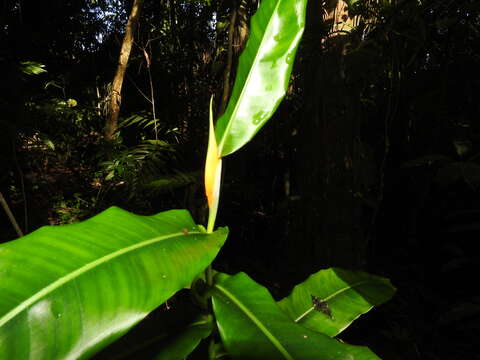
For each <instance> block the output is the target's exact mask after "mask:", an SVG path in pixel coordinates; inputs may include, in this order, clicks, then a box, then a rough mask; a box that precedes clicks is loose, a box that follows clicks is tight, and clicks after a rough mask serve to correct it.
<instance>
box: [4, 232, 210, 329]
mask: <svg viewBox="0 0 480 360" xmlns="http://www.w3.org/2000/svg"><path fill="white" fill-rule="evenodd" d="M201 234H205V233H203V232H189V233H188V235H187V236H189V235H201ZM176 236H185V234H184V233H183V232H178V233H173V234H169V235H163V236H157V237H154V238H153V239H149V240H146V241H141V242H138V243H136V244H133V245H130V246H127V247H125V248H121V249H119V250H117V251H114V252H112V253H109V254H107V255H105V256H102V257H100V258H98V259H96V260H94V261H91V262H89V263H87V264H85V265H83V266H81V267H79V268H78V269H76V270H74V271H72V272H70V273H68V274H66V275H64V276H62V277H60V278H58V279H57V280H55V281H54V282H52V283H50V284H49V285H47V286H45V287H43V288H42V289H40V290H39V291H37V292H36V293H35V294H33V295H32V296H30V297H29V298H27V299H26V300H24V301H23V302H21V303H20V304H18V305H17V306H16V307H14V308H13V309H12V310H10V311H9V312H8V313H6V314H5V315H4V316H3V317H1V318H0V328H1V327H2V326H3V325H5V324H6V323H7V322H9V321H10V320H11V319H13V318H14V317H15V316H17V315H18V314H19V313H21V312H22V311H23V310H25V309H26V308H28V307H29V306H31V305H33V304H34V303H35V302H37V301H38V300H40V299H41V298H42V297H44V296H46V295H48V294H49V293H51V292H53V291H55V290H56V289H58V288H60V287H61V286H63V285H65V284H66V283H68V282H69V281H71V280H73V279H75V278H78V277H80V276H81V275H83V274H85V273H86V272H88V271H90V270H92V269H94V268H96V267H97V266H100V265H102V264H104V263H106V262H108V261H110V260H112V259H115V258H117V257H120V256H122V255H124V254H127V253H128V252H132V251H134V250H137V249H139V248H141V247H146V246H149V245H151V244H154V243H156V242H160V241H163V240H168V239H170V238H174V237H176Z"/></svg>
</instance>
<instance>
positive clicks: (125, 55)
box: [105, 0, 143, 140]
mask: <svg viewBox="0 0 480 360" xmlns="http://www.w3.org/2000/svg"><path fill="white" fill-rule="evenodd" d="M142 3H143V0H134V2H133V6H132V11H131V13H130V16H129V17H128V22H127V26H126V28H125V36H124V37H123V42H122V48H121V50H120V57H119V59H118V66H117V72H116V73H115V77H114V78H113V82H112V89H111V93H110V103H109V107H108V110H109V111H108V115H107V120H106V123H105V138H106V139H108V140H111V139H112V138H113V135H114V134H115V132H116V131H117V127H118V115H119V113H120V104H121V102H122V96H121V92H122V84H123V78H124V77H125V71H126V70H127V65H128V59H129V57H130V51H131V50H132V44H133V33H134V31H135V28H136V26H137V23H138V19H139V16H140V9H141V7H142Z"/></svg>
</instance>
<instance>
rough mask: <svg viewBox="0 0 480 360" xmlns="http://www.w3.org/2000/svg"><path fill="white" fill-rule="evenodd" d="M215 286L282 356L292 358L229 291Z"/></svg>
mask: <svg viewBox="0 0 480 360" xmlns="http://www.w3.org/2000/svg"><path fill="white" fill-rule="evenodd" d="M215 287H216V288H217V289H218V290H220V291H221V292H222V293H223V294H224V295H225V296H227V297H228V298H229V299H230V300H231V301H232V302H233V303H234V304H235V305H237V306H238V308H239V309H240V310H241V311H242V312H243V313H244V314H245V315H246V316H247V317H248V318H249V319H250V320H251V321H252V322H253V323H254V325H256V326H257V327H258V328H259V329H260V331H261V332H262V333H263V334H264V335H265V336H266V337H267V339H268V340H270V342H271V343H272V344H273V346H274V347H275V348H276V349H277V350H278V351H279V352H280V353H281V354H282V355H283V356H284V358H285V359H287V360H294V359H293V357H292V355H290V353H289V352H288V351H287V349H285V348H284V347H283V345H282V344H281V343H280V341H278V340H277V338H276V337H275V336H274V335H273V334H272V333H271V332H270V331H269V330H268V329H267V328H266V327H265V325H263V323H262V322H261V321H260V320H259V319H258V318H257V317H256V316H255V314H253V313H252V312H251V311H250V310H249V309H248V308H247V307H246V306H245V305H244V304H243V303H242V302H241V301H240V300H239V299H237V298H236V297H235V295H233V294H232V293H231V292H230V291H228V290H227V289H225V288H224V287H223V286H221V285H219V284H216V285H215Z"/></svg>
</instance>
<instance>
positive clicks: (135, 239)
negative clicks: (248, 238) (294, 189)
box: [0, 0, 395, 360]
mask: <svg viewBox="0 0 480 360" xmlns="http://www.w3.org/2000/svg"><path fill="white" fill-rule="evenodd" d="M305 9H306V0H262V2H261V6H260V7H259V9H258V11H257V12H256V14H255V15H254V16H253V17H252V19H251V31H250V38H249V40H248V42H247V45H246V48H245V50H244V51H243V53H242V55H241V56H240V59H239V65H238V71H237V78H236V81H235V85H234V88H233V91H232V95H231V98H230V101H229V103H228V106H227V108H226V111H225V113H224V114H223V115H222V116H221V117H220V118H219V119H218V121H217V123H216V126H214V122H213V112H212V101H211V103H210V119H209V144H208V149H207V159H206V165H205V191H206V197H207V201H208V206H209V218H208V223H207V227H206V229H205V228H204V227H203V226H201V225H197V224H195V222H194V220H193V219H192V217H191V216H190V214H189V213H188V211H186V210H170V211H166V212H162V213H159V214H157V215H153V216H138V215H134V214H131V213H128V212H126V211H124V210H121V209H119V208H116V207H112V208H110V209H108V210H106V211H104V212H102V213H101V214H99V215H97V216H94V217H93V218H91V219H89V220H86V221H84V222H81V223H77V224H73V225H64V226H55V227H53V226H46V227H43V228H40V229H39V230H37V231H34V232H33V233H31V234H29V235H26V236H24V237H22V238H20V239H17V240H14V241H11V242H8V243H5V244H2V245H0V360H7V359H8V360H11V359H15V360H24V359H31V360H42V359H46V360H52V359H86V358H89V357H90V356H92V355H93V354H95V353H96V352H98V351H99V350H101V349H102V348H104V347H105V346H107V345H108V344H110V343H112V342H113V341H115V340H116V339H118V338H119V337H120V336H122V335H123V334H125V333H126V332H127V331H128V330H129V329H130V328H131V327H133V326H134V325H135V324H137V323H138V322H139V321H141V320H142V319H143V318H144V317H145V316H147V315H148V314H149V313H150V312H151V311H152V310H154V309H155V308H157V307H158V306H160V305H161V304H162V303H164V302H165V301H166V300H168V299H169V298H170V297H171V296H173V295H174V294H175V293H176V292H177V291H179V290H181V289H184V288H190V289H191V291H196V290H195V286H191V284H192V282H193V281H194V280H195V279H196V278H198V277H199V276H200V275H201V274H202V273H203V272H204V271H205V276H204V279H205V287H206V289H204V291H203V292H202V293H201V294H200V297H201V298H202V301H208V302H209V304H210V305H207V306H205V308H206V309H210V313H207V314H204V313H203V314H199V317H198V319H197V320H196V321H195V322H194V323H192V324H191V325H190V326H188V327H186V328H185V330H184V331H183V332H179V333H178V334H176V335H177V336H176V340H175V341H173V342H171V343H170V344H169V345H168V346H166V347H164V348H162V349H161V350H160V351H159V353H158V354H157V355H156V357H155V358H156V359H185V358H187V357H188V355H189V354H190V353H191V352H193V351H194V350H195V349H196V347H197V346H198V344H200V343H201V342H202V341H205V340H204V339H206V338H208V337H209V336H211V335H215V337H219V338H220V339H221V341H222V343H221V344H216V343H212V344H213V345H212V346H210V351H209V354H208V355H206V356H205V358H211V359H214V358H219V357H220V356H222V354H220V355H219V352H218V351H214V348H215V347H222V348H223V349H224V350H225V352H226V354H228V356H230V357H233V358H238V359H306V360H308V359H319V360H342V359H345V360H346V359H349V360H354V359H355V360H372V359H378V357H377V356H376V355H375V354H374V353H373V352H372V351H371V350H370V349H368V348H367V347H363V346H354V345H349V344H345V343H342V342H339V341H337V340H336V339H335V338H334V337H335V336H337V335H338V334H339V333H340V332H341V331H343V330H344V329H345V328H347V327H348V326H349V325H350V324H351V323H352V322H353V321H354V320H355V319H356V318H358V317H359V316H360V315H362V314H364V313H366V312H367V311H369V310H370V309H371V308H372V307H374V306H376V305H379V304H382V303H384V302H385V301H387V300H388V299H389V298H391V297H392V296H393V294H394V292H395V289H394V287H393V286H392V285H391V284H390V282H389V281H388V280H387V279H384V278H380V277H377V276H373V275H369V274H366V273H363V272H351V271H346V270H342V269H336V268H333V269H327V270H322V271H320V272H318V273H316V274H313V275H311V276H310V277H309V278H308V279H307V280H306V281H305V282H303V283H301V284H299V285H297V286H296V287H295V288H294V289H293V291H292V293H291V295H289V296H288V297H286V298H285V299H283V300H280V301H279V302H276V301H275V300H274V299H273V297H272V296H271V295H270V293H269V292H268V290H267V289H266V288H265V287H263V286H261V285H259V284H258V283H256V282H255V281H253V280H252V279H251V278H250V277H249V276H248V275H246V274H245V273H239V274H236V275H233V276H232V275H227V274H222V273H216V275H215V276H214V277H213V276H212V274H213V270H212V269H211V268H210V264H211V263H212V261H213V260H214V258H215V257H216V255H217V253H218V252H219V250H220V248H221V247H222V245H223V244H224V242H225V240H226V238H227V236H228V229H227V228H219V229H216V230H214V228H215V218H216V214H217V209H218V203H219V199H220V184H221V166H222V158H223V157H225V156H227V155H229V154H232V153H234V152H235V151H237V150H239V149H240V148H241V147H243V146H244V145H245V144H246V143H247V142H248V141H250V140H251V139H252V137H253V136H255V134H256V133H257V132H258V131H259V130H260V129H261V127H262V126H263V125H264V124H265V123H266V122H267V121H268V120H269V119H270V117H271V116H272V114H273V113H274V112H275V110H276V108H277V107H278V105H279V103H280V102H281V100H282V99H283V97H284V95H285V92H286V89H287V85H288V81H289V77H290V73H291V69H292V65H293V60H294V58H295V53H296V50H297V47H298V44H299V42H300V39H301V36H302V33H303V30H304V25H305V11H306V10H305ZM196 296H199V295H198V294H196Z"/></svg>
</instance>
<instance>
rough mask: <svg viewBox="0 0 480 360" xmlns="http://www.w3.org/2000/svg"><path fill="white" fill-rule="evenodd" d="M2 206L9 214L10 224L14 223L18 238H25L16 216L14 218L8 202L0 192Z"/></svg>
mask: <svg viewBox="0 0 480 360" xmlns="http://www.w3.org/2000/svg"><path fill="white" fill-rule="evenodd" d="M0 204H2V207H3V210H5V212H6V213H7V216H8V218H9V219H10V222H11V223H12V225H13V227H14V228H15V231H16V233H17V235H18V237H22V236H23V233H22V230H21V229H20V226H18V223H17V220H15V216H13V213H12V212H11V211H10V208H9V207H8V204H7V201H6V200H5V198H4V197H3V195H2V193H1V192H0Z"/></svg>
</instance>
